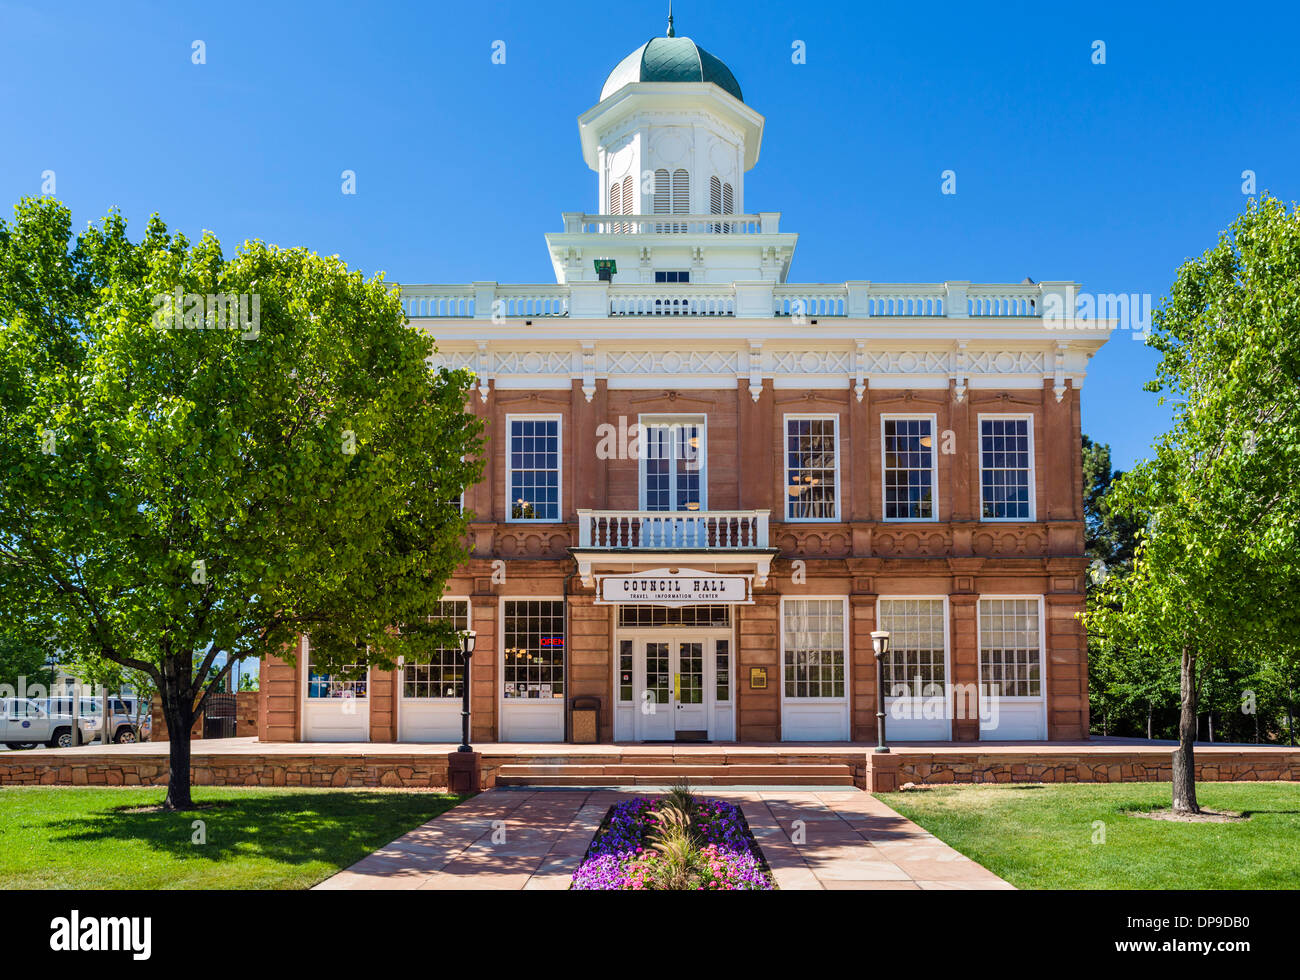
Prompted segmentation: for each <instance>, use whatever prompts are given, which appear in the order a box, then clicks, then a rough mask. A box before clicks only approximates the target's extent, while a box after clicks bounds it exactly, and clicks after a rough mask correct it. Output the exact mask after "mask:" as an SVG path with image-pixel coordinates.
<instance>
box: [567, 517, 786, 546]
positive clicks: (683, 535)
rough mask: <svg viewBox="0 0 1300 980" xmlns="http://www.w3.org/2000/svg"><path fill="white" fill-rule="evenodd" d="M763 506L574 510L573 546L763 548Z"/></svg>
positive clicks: (765, 527)
mask: <svg viewBox="0 0 1300 980" xmlns="http://www.w3.org/2000/svg"><path fill="white" fill-rule="evenodd" d="M769 517H770V512H769V511H766V510H709V511H689V510H688V511H663V510H579V511H578V547H579V548H580V549H583V550H587V549H592V550H608V551H671V550H687V551H736V550H755V549H766V548H767V547H768V520H769Z"/></svg>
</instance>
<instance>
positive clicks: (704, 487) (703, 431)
mask: <svg viewBox="0 0 1300 980" xmlns="http://www.w3.org/2000/svg"><path fill="white" fill-rule="evenodd" d="M636 421H637V432H638V433H640V436H639V437H638V439H637V445H638V447H639V448H640V451H639V452H638V453H637V465H636V499H637V508H638V509H639V510H642V511H649V509H650V508H649V506H648V504H647V499H646V490H647V487H646V463H648V462H649V461H650V458H649V456H648V455H647V443H646V442H645V435H646V429H647V428H648V427H650V426H656V425H667V426H673V425H679V426H680V425H697V426H699V430H700V448H699V450H698V456H699V461H700V470H699V472H700V509H699V510H662V511H659V510H657V511H655V513H656V514H703V513H704V512H705V511H706V510H708V509H709V417H708V416H707V415H704V414H702V413H699V412H674V413H671V414H664V413H662V412H650V413H646V414H644V415H640V414H639V415H637V417H636ZM669 431H670V432H671V431H672V430H671V428H670V430H669ZM671 445H672V447H673V452H674V453H675V452H676V451H677V443H676V440H672V441H671ZM676 462H677V459H676V456H674V457H673V464H674V465H673V466H672V467H670V468H669V471H668V472H669V477H670V484H669V489H668V499H669V500H670V501H671V502H672V503H676V502H677V466H676Z"/></svg>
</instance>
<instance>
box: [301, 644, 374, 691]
mask: <svg viewBox="0 0 1300 980" xmlns="http://www.w3.org/2000/svg"><path fill="white" fill-rule="evenodd" d="M366 677H367V675H366V665H365V664H348V665H347V666H345V667H344V668H343V669H342V670H340V671H338V672H337V673H333V674H326V673H323V672H321V671H318V670H316V669H315V668H313V667H312V657H311V652H310V648H309V650H308V654H307V697H309V698H364V697H365V696H366V687H367V685H366Z"/></svg>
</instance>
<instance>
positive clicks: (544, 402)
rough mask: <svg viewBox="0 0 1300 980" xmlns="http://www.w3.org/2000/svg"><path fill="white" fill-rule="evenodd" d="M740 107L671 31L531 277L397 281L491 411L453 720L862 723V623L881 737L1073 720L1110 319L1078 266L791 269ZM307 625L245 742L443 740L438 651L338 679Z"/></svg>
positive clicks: (444, 673) (622, 97) (599, 732)
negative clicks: (805, 272) (758, 185)
mask: <svg viewBox="0 0 1300 980" xmlns="http://www.w3.org/2000/svg"><path fill="white" fill-rule="evenodd" d="M763 125H764V118H763V116H762V115H760V114H759V113H758V112H757V111H755V110H754V109H753V108H752V107H750V106H749V105H747V104H746V103H745V101H744V98H743V95H742V91H741V88H740V85H739V84H738V83H737V81H736V79H735V77H734V76H733V75H732V73H731V71H730V70H729V69H728V68H727V66H726V65H725V64H723V63H722V62H721V61H720V60H719V59H718V58H716V57H714V56H713V55H711V54H709V53H708V52H706V51H705V50H703V49H702V48H700V47H699V46H698V45H696V44H695V43H694V42H693V41H691V40H690V39H688V38H685V37H677V36H674V35H673V33H672V31H671V28H670V31H669V34H668V36H666V37H657V38H654V39H653V40H651V41H649V42H648V43H647V44H645V45H643V46H641V47H640V48H638V49H637V50H636V51H634V52H632V53H631V54H630V55H628V56H627V57H626V58H624V59H623V60H622V61H621V62H620V63H619V64H618V66H617V67H616V68H615V69H614V70H613V72H612V73H611V74H610V75H609V77H608V79H607V81H606V82H605V85H604V88H603V90H602V91H601V93H600V99H599V101H598V103H597V104H596V105H595V106H593V107H592V108H590V109H588V110H587V111H586V112H585V113H583V114H582V115H581V116H580V117H579V119H578V130H579V136H580V139H581V146H582V155H583V159H584V161H585V162H586V164H587V166H588V167H590V168H591V169H592V170H593V171H595V173H596V175H597V177H596V185H597V187H596V193H597V202H598V203H597V207H596V209H595V211H596V213H590V214H589V213H581V212H572V213H566V214H564V216H563V221H564V226H563V230H561V231H557V232H555V233H553V234H548V235H547V236H546V247H547V251H548V254H549V256H550V261H551V265H552V267H553V269H554V274H555V284H554V285H549V284H547V285H504V284H500V283H496V282H475V283H470V284H464V285H427V286H406V287H404V288H403V290H402V295H403V302H404V304H405V306H406V309H407V312H408V315H409V316H410V319H411V322H412V323H413V324H415V325H417V326H418V327H419V328H420V329H423V330H427V331H428V332H429V333H430V334H431V335H433V336H434V337H436V339H437V342H438V353H437V355H436V361H437V364H438V365H444V366H447V367H453V368H468V369H470V370H471V371H473V372H474V374H475V375H476V378H477V380H476V386H475V388H474V389H473V390H472V392H471V397H470V406H469V408H470V410H471V411H472V412H474V413H476V414H477V415H479V416H481V417H482V418H483V419H484V420H485V422H486V435H487V441H486V453H487V464H486V467H485V470H484V474H483V479H482V482H481V483H479V484H478V485H476V486H474V487H471V488H470V489H469V490H468V491H467V492H466V494H465V498H464V508H465V510H466V512H467V513H468V514H470V515H471V516H470V523H469V528H470V536H471V539H472V545H473V548H472V554H471V557H470V559H469V560H468V561H467V562H466V563H465V564H464V566H463V567H461V568H460V569H459V571H458V572H457V574H456V575H455V576H454V577H453V578H452V579H451V580H450V581H449V582H448V583H447V587H446V592H445V594H444V595H443V596H441V597H440V612H441V613H442V614H443V615H445V616H449V617H452V618H454V619H455V620H456V621H457V623H458V624H459V625H461V626H463V627H468V628H472V629H474V630H475V631H476V632H477V635H478V640H477V647H476V649H475V653H474V656H473V658H472V667H471V678H470V684H471V702H472V711H473V715H472V717H473V738H474V740H475V741H479V742H497V741H502V742H508V741H528V742H536V741H564V740H574V739H575V738H590V737H592V736H593V735H594V737H595V738H596V739H598V740H599V741H603V742H609V741H617V742H638V741H675V740H710V741H714V742H730V741H738V742H777V741H851V742H863V743H868V744H870V743H874V742H875V740H876V714H875V713H876V662H875V657H874V654H873V648H872V639H871V633H872V631H873V630H878V629H883V630H888V631H889V632H890V634H891V650H890V652H889V653H888V655H887V656H886V657H885V659H884V663H883V673H884V678H885V691H886V694H887V697H886V702H885V704H886V712H887V722H886V726H887V733H888V736H889V738H890V740H891V741H894V740H898V741H925V740H934V741H947V740H954V741H962V742H975V741H978V740H981V739H997V740H1042V739H1078V738H1086V737H1087V735H1088V696H1087V660H1086V656H1087V655H1086V645H1085V641H1084V636H1083V633H1082V629H1081V626H1080V624H1079V623H1078V621H1077V620H1076V618H1075V616H1076V614H1077V613H1079V612H1081V611H1082V610H1083V608H1084V576H1085V561H1084V557H1083V554H1084V523H1083V506H1082V475H1081V445H1080V442H1081V436H1080V432H1081V430H1080V406H1079V389H1080V386H1081V385H1082V382H1083V379H1084V375H1085V369H1086V366H1087V363H1088V360H1089V358H1090V357H1091V356H1092V354H1094V353H1095V352H1096V351H1097V349H1098V348H1099V347H1100V346H1101V345H1102V344H1103V343H1104V342H1105V340H1106V338H1107V336H1108V334H1109V328H1110V324H1109V323H1108V322H1105V321H1101V322H1091V323H1085V324H1082V325H1081V324H1080V323H1078V322H1076V321H1075V320H1074V319H1073V317H1072V311H1073V309H1074V292H1075V290H1076V288H1077V286H1076V284H1074V283H1069V282H1039V283H1034V282H1032V281H1030V280H1025V281H1024V282H1022V283H1019V284H1010V285H1007V284H992V285H984V284H975V283H970V282H940V283H905V284H882V283H876V282H871V281H866V280H863V281H853V282H844V283H834V284H820V283H798V282H793V281H791V280H790V278H789V276H790V272H791V266H792V263H793V260H794V253H795V245H796V242H797V239H798V235H797V234H795V233H794V232H791V231H788V230H783V229H782V228H781V223H780V217H781V216H780V213H779V212H775V211H761V210H753V211H751V210H747V206H748V205H754V206H757V205H759V203H760V202H748V201H746V199H745V174H746V173H747V172H748V171H749V170H750V169H751V168H753V167H754V166H755V164H756V163H757V162H758V156H759V147H760V144H761V141H762V136H763ZM438 602H439V600H438V599H437V598H435V605H437V604H438ZM302 652H303V655H301V656H299V657H298V658H297V663H296V665H290V664H289V663H287V662H285V661H282V660H277V659H276V658H268V660H267V661H266V662H265V663H264V666H263V682H262V691H263V694H262V710H261V718H260V732H261V737H262V738H263V739H264V740H267V741H300V740H301V741H313V740H322V741H324V740H335V741H365V740H370V741H377V742H407V741H409V742H430V743H446V742H453V743H454V742H458V741H459V739H460V711H461V695H462V691H463V688H462V687H461V685H462V683H463V678H462V674H461V668H460V666H459V659H458V656H457V654H456V652H455V651H452V650H448V651H444V653H443V655H442V657H441V658H440V659H439V660H437V661H435V662H434V663H431V664H427V665H418V666H417V665H406V666H404V667H402V668H399V669H398V670H396V671H378V670H371V671H370V672H369V673H368V674H367V675H366V676H365V678H364V679H362V680H345V679H341V678H337V677H330V676H328V675H323V674H320V673H317V672H314V671H313V670H312V669H311V665H310V641H309V639H307V638H304V640H303V651H302ZM976 693H978V695H979V697H976V696H975V695H976ZM575 706H576V707H578V708H581V709H583V710H584V711H585V710H589V709H591V708H594V709H595V710H596V715H595V718H596V719H597V720H598V725H597V727H596V729H595V731H594V733H593V732H591V731H590V730H589V729H588V727H587V722H584V725H583V726H582V730H581V731H579V730H577V727H576V726H575V717H576V715H575V714H574V712H573V710H572V709H573V708H574V707H575ZM584 718H585V719H591V718H592V716H591V715H590V714H586V715H584Z"/></svg>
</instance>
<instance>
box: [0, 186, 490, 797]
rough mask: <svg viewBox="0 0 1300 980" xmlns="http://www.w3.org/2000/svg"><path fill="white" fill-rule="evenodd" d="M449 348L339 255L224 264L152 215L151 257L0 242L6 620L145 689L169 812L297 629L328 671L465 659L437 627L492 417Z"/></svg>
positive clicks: (77, 245)
mask: <svg viewBox="0 0 1300 980" xmlns="http://www.w3.org/2000/svg"><path fill="white" fill-rule="evenodd" d="M432 352H433V342H432V340H431V339H430V338H428V337H427V336H425V335H423V334H422V333H420V332H419V331H417V330H415V329H413V328H412V327H411V326H410V325H409V324H408V322H407V321H406V318H405V316H404V313H403V310H402V306H401V302H400V298H399V296H398V295H397V291H396V289H395V287H393V286H391V285H389V284H387V283H385V282H384V281H383V278H382V276H379V277H375V278H371V279H366V278H364V277H363V276H362V275H361V274H360V273H358V272H356V271H354V270H350V269H348V268H347V266H346V265H345V264H344V263H343V262H342V261H340V260H339V259H338V258H337V257H333V258H324V257H321V256H318V255H316V254H314V253H312V252H309V251H307V250H306V249H302V248H293V249H282V248H277V247H275V246H271V245H267V244H264V243H262V242H258V241H253V242H246V243H245V244H244V245H243V246H242V247H241V248H240V249H239V250H238V252H237V253H236V254H235V255H234V256H233V257H232V258H226V257H225V256H224V255H223V253H222V250H221V247H220V245H219V243H218V242H217V240H216V238H215V237H214V236H213V235H211V234H210V233H205V234H204V235H203V236H202V238H201V239H200V240H199V241H198V242H197V243H194V244H191V243H190V241H188V240H187V239H186V237H185V236H183V235H181V234H174V233H171V232H169V231H168V229H167V227H166V226H165V225H164V224H163V222H162V221H161V220H160V219H159V218H158V217H157V216H154V217H153V218H152V219H151V220H150V221H149V224H148V227H147V228H146V230H145V233H144V236H143V238H142V240H140V241H139V242H132V241H130V240H129V239H128V237H127V234H126V223H125V221H124V220H123V219H122V218H121V216H120V215H118V214H117V213H110V214H109V215H108V216H107V217H106V218H105V219H104V220H103V221H102V222H101V223H100V224H99V225H97V226H90V227H88V228H87V229H86V230H85V231H83V232H81V233H80V234H78V235H76V236H75V237H74V236H73V235H72V231H71V216H70V214H69V211H68V209H67V208H66V207H64V206H63V205H61V204H59V203H57V202H55V201H53V200H52V199H48V198H47V199H41V200H36V199H25V200H23V201H22V202H20V203H19V204H18V206H17V207H16V209H15V220H14V222H13V223H12V224H7V223H4V222H0V480H3V484H2V485H0V619H20V620H22V621H26V622H30V623H33V624H36V625H37V626H38V627H39V630H40V632H41V634H42V635H50V636H57V637H58V638H59V646H60V649H61V651H62V657H63V659H64V661H65V662H67V663H69V664H73V665H81V668H82V669H83V670H84V671H85V672H86V673H87V674H96V673H99V672H100V670H99V668H100V666H102V665H103V664H104V663H105V662H107V663H110V664H114V665H117V666H119V667H123V668H127V669H130V670H135V671H139V672H140V673H141V674H143V675H145V676H147V677H148V678H149V679H150V680H151V681H152V683H153V684H154V686H155V687H156V689H157V691H158V695H159V697H160V699H161V706H162V711H163V714H164V716H165V717H166V720H167V727H168V730H169V731H170V732H171V733H172V738H171V742H170V753H171V757H170V773H169V784H168V788H167V797H166V801H165V805H166V806H169V807H174V808H178V809H185V808H189V807H190V806H191V805H192V804H191V799H190V743H189V737H188V733H189V731H190V728H191V725H192V724H193V722H194V720H195V719H196V717H197V716H198V714H199V712H201V711H202V709H203V706H204V701H205V698H206V696H207V694H208V692H210V691H211V690H212V689H213V688H214V686H215V685H217V684H220V683H223V682H224V677H225V675H226V673H228V672H229V671H230V669H231V668H232V667H233V665H234V664H236V663H238V662H239V661H241V660H244V659H247V658H249V657H253V656H258V655H262V654H267V653H273V654H285V655H288V656H289V657H291V658H292V656H293V655H294V652H295V651H296V649H297V643H296V641H297V638H298V637H299V636H300V635H303V634H309V635H310V638H311V649H312V653H311V656H312V666H313V669H320V670H322V671H329V670H332V669H342V667H343V666H344V665H346V664H355V663H357V662H358V661H359V660H362V661H365V662H368V663H370V664H371V665H373V666H376V667H380V668H384V667H392V666H394V665H395V663H396V660H397V658H398V657H399V656H403V657H406V658H407V659H408V660H410V661H413V662H417V663H418V662H422V661H426V660H427V659H428V658H430V657H431V656H432V653H433V651H434V649H435V648H436V647H437V646H438V645H439V644H441V643H445V642H447V637H448V634H449V633H450V627H449V626H447V624H445V623H442V622H440V621H438V620H436V619H432V620H431V619H430V613H431V612H432V611H434V610H436V609H437V600H438V598H439V596H440V595H441V592H442V588H443V585H444V583H445V581H446V579H447V577H448V576H449V575H450V574H451V572H452V571H453V570H454V569H455V567H456V566H457V565H458V564H460V563H461V562H462V561H463V560H464V558H465V557H466V547H467V545H466V533H465V524H464V517H463V516H462V514H461V513H460V507H459V499H460V496H461V493H462V491H463V490H464V489H465V487H466V486H468V485H470V484H472V483H474V482H475V481H476V480H477V479H478V475H479V472H480V467H481V463H480V462H478V457H479V444H480V423H479V422H478V421H477V420H476V419H474V418H473V416H471V415H469V414H467V413H466V411H465V401H466V397H467V390H468V385H469V383H470V377H469V375H468V374H467V373H466V372H447V371H433V370H431V369H430V367H429V363H428V361H429V358H430V357H431V355H432ZM399 625H400V626H401V627H402V628H401V629H400V630H399V629H395V628H394V627H396V626H399ZM196 653H197V654H199V655H200V656H199V658H198V660H197V662H196V658H195V654H196ZM222 655H224V667H223V668H222V669H221V670H220V671H219V672H218V673H217V674H216V675H215V676H212V675H210V674H209V670H210V668H211V666H212V665H213V664H214V663H216V662H218V658H219V657H221V656H222Z"/></svg>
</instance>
